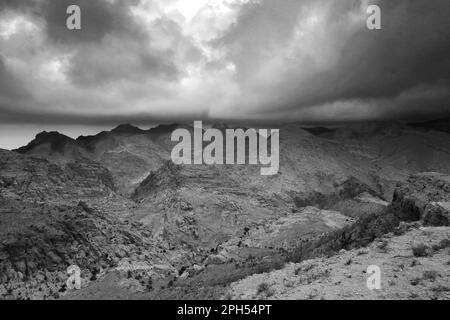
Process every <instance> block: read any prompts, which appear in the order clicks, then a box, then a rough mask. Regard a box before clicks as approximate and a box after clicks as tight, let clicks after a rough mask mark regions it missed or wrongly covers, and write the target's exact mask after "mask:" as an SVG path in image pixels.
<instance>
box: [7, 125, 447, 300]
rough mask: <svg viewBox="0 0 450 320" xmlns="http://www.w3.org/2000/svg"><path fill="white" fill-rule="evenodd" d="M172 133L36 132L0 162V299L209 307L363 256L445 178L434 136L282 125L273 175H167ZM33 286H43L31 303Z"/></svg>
mask: <svg viewBox="0 0 450 320" xmlns="http://www.w3.org/2000/svg"><path fill="white" fill-rule="evenodd" d="M213 127H214V128H218V129H219V130H222V131H224V130H226V129H229V128H233V126H229V125H227V124H223V123H222V124H216V125H213ZM177 128H184V129H187V130H189V131H190V132H191V133H192V131H193V128H192V127H191V126H189V125H183V124H173V125H161V126H158V127H155V128H152V129H149V130H142V129H140V128H138V127H134V126H132V125H120V126H118V127H117V128H115V129H113V130H111V131H104V132H101V133H99V134H97V135H94V136H86V137H83V136H82V137H79V138H78V139H72V138H70V137H67V136H64V135H61V134H59V133H57V132H49V133H48V132H43V133H40V134H38V135H37V136H36V138H35V139H34V140H33V141H32V142H30V143H29V144H28V145H27V146H25V147H22V148H19V149H17V150H15V151H6V150H0V186H1V189H0V190H1V191H0V212H2V215H0V228H2V230H3V233H2V234H3V238H2V237H0V244H1V246H0V257H1V259H0V270H3V272H4V273H3V274H8V276H7V277H6V278H5V277H0V295H5V296H12V297H15V298H18V297H22V298H26V297H34V298H36V297H38V296H39V297H41V298H51V297H62V296H67V297H69V298H76V297H78V298H83V297H93V296H94V297H95V296H96V294H97V293H94V291H95V292H98V293H99V294H102V295H105V296H106V297H108V296H109V295H111V294H112V293H111V291H110V290H113V291H117V292H120V295H122V297H130V296H132V297H134V296H136V295H137V296H143V297H146V298H156V297H158V296H160V297H163V298H164V297H166V298H180V297H181V296H184V295H186V296H187V297H191V298H211V297H220V296H221V295H222V294H225V293H224V290H225V289H226V288H230V287H229V285H230V284H231V283H233V282H235V281H239V280H241V279H245V278H246V277H247V276H251V275H253V274H255V273H261V272H269V271H272V270H273V269H279V268H282V267H283V266H284V265H285V264H286V263H288V262H294V263H301V261H303V260H305V259H309V258H316V257H320V256H321V255H335V254H337V253H338V252H339V250H341V249H342V248H346V249H353V248H359V247H361V246H367V245H370V244H371V243H372V242H373V241H374V240H376V239H378V238H379V237H382V236H383V235H384V234H386V233H388V232H391V231H392V230H394V229H395V227H396V226H398V225H399V224H400V222H401V221H409V220H408V219H406V218H405V217H404V215H401V212H403V211H406V216H407V217H409V216H410V215H411V212H416V211H417V212H419V211H420V210H422V209H414V208H415V207H414V205H412V204H411V201H410V200H408V199H410V198H411V197H416V198H418V199H421V200H414V201H415V202H414V203H428V202H430V201H431V200H430V199H429V198H426V197H425V198H420V197H419V196H418V195H420V194H421V192H423V190H424V189H423V188H422V189H421V186H422V185H424V186H434V185H440V184H442V183H444V184H443V185H444V190H446V189H445V186H446V183H445V182H439V181H441V180H442V179H440V178H439V179H438V178H436V176H435V175H433V176H432V177H431V178H429V179H428V178H427V179H428V180H427V179H422V178H421V179H418V180H417V182H414V183H412V182H411V181H412V180H411V179H416V178H414V177H416V175H417V174H419V173H420V172H440V175H442V176H444V177H445V176H446V175H448V174H450V161H449V160H450V140H449V139H448V138H449V136H448V134H447V133H445V132H443V131H437V130H423V129H421V128H417V127H415V126H410V125H405V124H400V123H368V124H359V125H345V126H340V127H335V128H324V127H319V128H303V127H302V126H301V125H298V124H288V125H283V126H281V127H280V161H279V162H280V170H279V172H278V174H276V175H273V176H262V175H261V173H260V166H259V165H213V166H208V165H175V164H174V163H173V162H172V161H171V160H170V153H171V150H172V148H173V146H174V145H175V143H174V142H172V141H171V140H170V137H171V133H172V132H173V130H175V129H177ZM262 138H264V137H262ZM267 139H268V143H269V145H270V144H271V143H272V138H271V137H267ZM247 149H248V148H247ZM247 152H248V150H247ZM247 157H248V154H247ZM411 176H412V177H413V178H411ZM426 176H427V177H429V175H426ZM444 180H445V179H444ZM405 183H406V185H405ZM408 186H409V187H408ZM412 186H414V187H412ZM411 188H416V189H414V190H413V189H411ZM430 188H431V187H430ZM421 190H422V191H421ZM447 191H448V190H447ZM447 191H445V192H447ZM434 192H436V191H435V190H434V189H430V192H426V193H425V192H423V193H424V194H429V193H434ZM399 199H406V200H399ZM438 200H439V199H436V200H432V201H437V202H439V203H440V202H442V201H441V200H442V199H441V200H439V201H438ZM408 201H409V202H408ZM446 201H447V200H446ZM444 202H445V201H444ZM398 203H404V204H402V205H398ZM415 206H416V207H418V208H422V207H423V206H422V207H421V206H419V205H415ZM429 208H430V209H429V211H430V212H432V213H430V214H428V216H429V217H430V218H427V219H424V220H423V223H428V221H437V222H435V224H440V225H445V223H444V222H443V221H445V217H446V212H447V211H445V210H447V209H446V208H447V207H446V205H442V204H439V205H434V204H433V206H431V204H430V207H429ZM394 213H395V214H394ZM421 215H422V214H420V216H421ZM414 220H418V219H417V217H415V218H414ZM419 220H420V219H419ZM420 221H422V220H420ZM0 234H1V233H0ZM21 239H24V240H23V241H22V240H21ZM32 239H37V241H36V242H35V243H33V241H32ZM14 248H15V249H14ZM74 248H78V249H77V250H81V251H83V252H84V254H82V255H78V254H77V253H76V250H75V249H74ZM19 249H20V250H22V252H24V254H20V253H19V251H20V250H19ZM47 252H51V253H49V254H48V255H47ZM28 256H29V257H30V258H29V259H28V258H27V257H28ZM47 256H48V257H47ZM87 257H90V258H87ZM107 257H109V258H107ZM52 259H53V260H54V262H52V261H53V260H52ZM28 260H29V261H28ZM94 260H97V261H100V264H102V265H103V266H102V267H101V270H102V271H101V272H100V271H98V270H100V269H99V268H98V265H97V264H95V263H94ZM39 261H45V263H40V262H39ZM58 261H63V263H62V264H61V269H62V270H56V269H55V268H56V265H55V262H58ZM72 263H75V264H77V263H78V264H79V265H80V266H81V267H82V269H83V270H84V271H83V279H84V280H83V281H84V282H83V286H84V289H83V290H81V291H80V292H67V290H66V289H65V288H64V283H65V279H64V276H63V274H62V273H64V272H65V268H67V267H68V266H69V265H70V264H72ZM28 264H30V266H28ZM24 265H25V267H24ZM91 265H93V266H94V267H92V268H91V267H90V266H91ZM19 272H20V273H19ZM47 272H48V273H49V274H48V275H47ZM58 272H59V273H58ZM61 272H62V273H61ZM94 274H95V276H94ZM42 277H44V278H45V277H47V278H51V281H50V282H49V283H50V284H51V288H50V289H49V288H47V287H45V289H44V293H43V294H42V295H36V292H37V291H36V290H38V289H39V287H41V288H42V283H43V281H44V280H42V279H43V278H42ZM30 283H33V285H30ZM174 284H176V285H174ZM28 287H30V288H31V289H24V288H28ZM200 287H202V288H204V290H203V289H202V290H200V289H199V288H200ZM2 290H3V291H2ZM2 292H3V293H2ZM5 292H6V293H5ZM230 294H233V295H234V293H230Z"/></svg>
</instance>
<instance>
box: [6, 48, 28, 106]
mask: <svg viewBox="0 0 450 320" xmlns="http://www.w3.org/2000/svg"><path fill="white" fill-rule="evenodd" d="M3 60H4V59H3V57H2V56H1V55H0V99H4V100H7V101H10V100H16V99H22V98H26V97H29V93H28V92H27V90H26V89H25V88H23V87H22V84H21V83H20V81H19V80H18V79H17V78H16V77H15V76H14V75H13V74H12V73H11V72H10V71H9V70H8V69H7V68H6V65H5V63H4V61H3ZM4 103H5V102H3V104H4ZM0 106H1V100H0Z"/></svg>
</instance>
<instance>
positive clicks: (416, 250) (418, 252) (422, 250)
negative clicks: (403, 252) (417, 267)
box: [412, 244, 430, 257]
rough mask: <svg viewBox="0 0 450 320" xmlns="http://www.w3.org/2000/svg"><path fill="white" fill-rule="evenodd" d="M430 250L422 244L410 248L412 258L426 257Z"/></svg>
mask: <svg viewBox="0 0 450 320" xmlns="http://www.w3.org/2000/svg"><path fill="white" fill-rule="evenodd" d="M429 249H430V248H429V247H428V246H426V245H424V244H419V245H417V246H414V247H413V248H412V252H413V255H414V257H426V256H428V250H429Z"/></svg>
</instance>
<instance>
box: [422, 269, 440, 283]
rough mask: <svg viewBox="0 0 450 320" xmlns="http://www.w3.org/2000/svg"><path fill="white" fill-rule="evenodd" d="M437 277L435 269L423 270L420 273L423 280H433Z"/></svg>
mask: <svg viewBox="0 0 450 320" xmlns="http://www.w3.org/2000/svg"><path fill="white" fill-rule="evenodd" d="M437 277H439V273H438V272H437V271H424V272H423V275H422V279H423V280H429V281H435V280H436V278H437Z"/></svg>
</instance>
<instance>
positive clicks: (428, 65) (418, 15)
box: [217, 0, 450, 116]
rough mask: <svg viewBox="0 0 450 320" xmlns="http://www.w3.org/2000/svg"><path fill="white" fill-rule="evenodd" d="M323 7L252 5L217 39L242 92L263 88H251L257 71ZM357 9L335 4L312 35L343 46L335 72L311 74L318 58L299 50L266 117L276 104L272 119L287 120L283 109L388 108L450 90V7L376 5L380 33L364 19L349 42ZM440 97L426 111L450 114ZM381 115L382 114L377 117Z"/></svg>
mask: <svg viewBox="0 0 450 320" xmlns="http://www.w3.org/2000/svg"><path fill="white" fill-rule="evenodd" d="M319 2H320V1H294V0H292V1H290V0H288V1H283V3H279V2H277V3H275V2H274V1H268V0H265V1H262V2H261V3H260V4H249V5H247V6H246V8H245V9H244V10H243V12H242V14H241V15H240V17H239V19H238V21H237V23H236V24H235V25H234V26H233V28H232V29H230V30H229V31H228V32H227V33H226V34H225V35H224V36H223V37H222V38H220V39H218V40H217V45H219V46H221V47H223V48H225V49H228V54H229V57H230V58H231V59H232V60H233V61H234V62H235V63H236V65H237V70H238V79H239V81H240V82H241V83H242V86H243V88H244V89H245V90H248V91H252V90H260V89H261V87H258V86H255V84H254V83H253V82H252V81H251V78H252V77H253V76H254V73H255V71H257V70H259V69H261V68H264V67H265V65H266V64H267V60H268V59H267V57H268V56H269V57H270V56H271V55H276V54H277V52H278V51H281V50H283V49H284V48H286V47H287V46H289V45H291V44H292V43H291V42H292V41H293V34H294V32H295V28H296V26H297V24H298V20H297V19H298V18H299V17H300V19H302V18H301V16H302V13H303V12H305V11H307V9H308V6H311V5H313V4H314V3H316V4H317V3H319ZM322 2H326V1H322ZM359 3H360V2H359V1H335V2H333V4H332V6H331V7H330V8H329V9H328V13H327V14H326V18H325V21H323V23H321V24H319V25H317V29H315V31H316V32H317V34H319V35H320V34H322V33H323V32H328V33H330V37H328V38H327V37H325V39H326V40H328V41H330V42H332V41H340V42H342V44H343V45H342V47H341V48H339V49H340V51H339V52H335V53H331V58H330V60H334V59H335V60H336V61H335V62H334V63H333V66H332V67H331V68H328V69H320V65H319V67H318V68H317V70H312V71H311V70H310V68H311V67H310V65H312V64H314V63H315V61H314V56H312V57H311V56H306V55H304V54H303V52H302V48H301V46H302V44H301V43H299V50H298V52H296V54H294V55H292V56H289V57H285V58H284V59H283V61H282V62H283V68H285V69H286V71H285V72H284V73H283V80H282V81H280V82H277V81H274V82H270V81H269V84H268V85H267V87H269V91H270V93H271V94H273V96H272V99H270V98H268V100H266V101H265V102H263V104H264V105H265V108H262V109H263V111H264V110H265V111H267V112H269V113H274V110H273V108H274V106H275V105H276V106H278V108H276V109H277V110H275V112H281V113H284V114H285V111H286V110H291V111H292V112H296V111H298V110H299V109H302V108H310V107H312V106H320V105H323V104H327V103H332V102H335V101H345V100H364V99H382V100H383V101H384V102H385V99H394V98H396V97H398V96H399V95H400V94H402V93H403V92H405V91H407V90H413V89H414V88H415V87H417V86H423V85H429V86H436V87H442V86H444V87H447V88H448V89H450V86H449V80H450V73H449V72H448V70H450V40H449V39H450V19H449V18H448V17H449V16H450V2H448V1H446V0H437V1H427V2H425V1H421V0H403V1H387V0H385V1H380V2H376V3H378V4H379V5H380V7H381V9H382V26H383V29H382V30H381V31H371V30H368V29H367V28H366V27H365V20H364V21H361V23H360V26H359V28H358V30H357V31H356V32H354V33H353V34H351V36H350V37H346V32H347V30H346V27H347V24H348V21H349V20H350V18H351V15H352V13H353V12H354V11H355V9H356V10H358V9H359V6H360V4H359ZM328 5H329V4H328ZM307 15H308V14H307ZM304 19H307V17H305V18H304ZM336 31H337V32H336ZM339 32H342V34H339ZM332 37H334V38H332ZM305 45H306V46H308V44H305ZM325 47H326V46H325ZM337 47H339V45H337ZM317 49H318V50H324V49H323V48H320V47H319V48H317ZM325 50H326V49H325ZM317 53H318V54H320V52H317ZM305 70H307V72H310V74H309V75H308V76H307V77H304V73H305ZM249 79H250V80H249ZM270 88H271V89H272V90H270ZM266 89H268V88H266ZM449 91H450V90H449ZM245 94H246V93H244V95H245ZM439 98H440V99H439V102H437V103H436V106H434V107H433V106H430V107H429V109H428V110H429V111H432V112H434V111H436V109H438V110H437V111H442V110H443V109H447V110H448V109H450V106H449V103H448V102H449V100H447V103H444V101H445V100H444V101H442V97H439ZM448 98H449V97H447V99H448ZM427 100H430V99H429V97H427ZM431 100H432V99H431ZM393 101H394V100H392V102H393ZM428 102H430V101H428ZM431 102H432V101H431ZM437 105H439V107H438V106H437ZM398 107H399V108H401V110H392V108H389V110H388V112H389V114H394V113H395V114H398V113H403V114H404V115H406V114H407V113H408V112H410V111H413V110H415V109H414V108H412V107H411V108H410V107H409V106H408V105H400V104H399V105H398ZM259 109H261V108H259ZM376 113H378V110H374V114H376ZM389 114H388V115H387V116H389Z"/></svg>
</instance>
